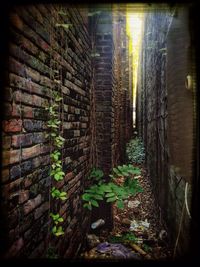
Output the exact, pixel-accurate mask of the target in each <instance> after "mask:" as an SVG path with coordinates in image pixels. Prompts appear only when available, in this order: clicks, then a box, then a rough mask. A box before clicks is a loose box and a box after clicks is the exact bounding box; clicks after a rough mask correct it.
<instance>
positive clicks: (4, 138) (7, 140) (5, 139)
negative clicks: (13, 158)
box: [2, 135, 11, 149]
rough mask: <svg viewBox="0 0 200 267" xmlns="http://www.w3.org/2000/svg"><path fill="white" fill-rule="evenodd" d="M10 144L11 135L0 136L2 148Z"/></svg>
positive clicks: (6, 147)
mask: <svg viewBox="0 0 200 267" xmlns="http://www.w3.org/2000/svg"><path fill="white" fill-rule="evenodd" d="M10 145H11V137H10V136H5V135H4V136H2V147H3V149H8V148H10Z"/></svg>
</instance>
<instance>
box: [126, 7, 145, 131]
mask: <svg viewBox="0 0 200 267" xmlns="http://www.w3.org/2000/svg"><path fill="white" fill-rule="evenodd" d="M126 19H127V23H126V31H127V34H128V35H129V37H130V43H129V55H130V57H131V55H132V60H133V64H132V65H133V77H132V79H133V80H132V82H133V125H134V126H135V120H136V112H135V110H136V87H137V71H138V60H139V53H140V48H141V39H142V32H143V19H144V13H143V12H141V9H140V10H139V11H138V10H137V8H134V5H132V6H127V7H126Z"/></svg>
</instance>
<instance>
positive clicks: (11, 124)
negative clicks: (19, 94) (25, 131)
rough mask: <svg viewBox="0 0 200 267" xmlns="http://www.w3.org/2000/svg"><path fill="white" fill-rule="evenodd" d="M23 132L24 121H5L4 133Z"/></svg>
mask: <svg viewBox="0 0 200 267" xmlns="http://www.w3.org/2000/svg"><path fill="white" fill-rule="evenodd" d="M21 130H22V120H20V119H19V120H17V119H12V120H8V121H3V131H4V132H6V133H15V132H20V131H21Z"/></svg>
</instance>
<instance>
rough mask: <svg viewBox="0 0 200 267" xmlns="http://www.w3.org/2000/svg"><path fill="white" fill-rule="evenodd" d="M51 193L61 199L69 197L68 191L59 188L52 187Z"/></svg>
mask: <svg viewBox="0 0 200 267" xmlns="http://www.w3.org/2000/svg"><path fill="white" fill-rule="evenodd" d="M51 195H52V197H53V198H56V199H61V200H66V199H67V193H66V192H62V191H60V190H59V189H57V188H55V187H52V189H51Z"/></svg>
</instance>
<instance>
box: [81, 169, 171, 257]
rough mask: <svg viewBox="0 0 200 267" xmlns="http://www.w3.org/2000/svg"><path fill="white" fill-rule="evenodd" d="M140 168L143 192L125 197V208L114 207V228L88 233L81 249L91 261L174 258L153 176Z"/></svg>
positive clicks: (139, 178) (120, 181) (83, 255)
mask: <svg viewBox="0 0 200 267" xmlns="http://www.w3.org/2000/svg"><path fill="white" fill-rule="evenodd" d="M140 167H141V169H142V173H141V175H140V176H138V180H139V183H140V185H141V186H142V188H143V192H140V193H137V194H136V195H135V196H131V197H129V199H128V200H125V201H124V204H125V207H124V209H123V210H120V209H119V208H117V207H116V205H114V206H113V215H114V228H113V230H112V231H111V232H108V230H101V229H100V230H99V231H98V233H97V232H95V231H94V233H91V234H89V235H87V244H86V246H85V247H84V248H83V250H82V253H81V258H84V259H92V260H93V259H111V260H115V259H136V260H167V259H170V258H171V255H172V252H171V249H170V246H169V243H168V233H167V231H166V229H165V226H164V222H163V221H162V218H161V216H160V209H159V207H158V205H157V202H156V200H155V197H154V193H153V189H152V184H151V181H150V178H149V177H148V175H147V172H146V169H145V168H144V167H142V166H140ZM120 179H121V180H120ZM120 179H118V184H120V183H122V179H123V178H120ZM102 228H103V227H102Z"/></svg>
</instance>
